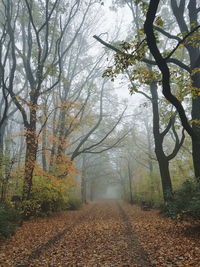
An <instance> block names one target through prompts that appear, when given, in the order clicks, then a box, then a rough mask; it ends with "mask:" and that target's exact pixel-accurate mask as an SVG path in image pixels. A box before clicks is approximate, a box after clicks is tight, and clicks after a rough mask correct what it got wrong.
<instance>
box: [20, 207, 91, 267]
mask: <svg viewBox="0 0 200 267" xmlns="http://www.w3.org/2000/svg"><path fill="white" fill-rule="evenodd" d="M95 208H96V204H93V205H92V207H91V208H90V209H89V210H88V211H87V212H85V213H84V214H81V215H80V216H79V217H78V218H76V221H75V223H74V222H73V223H71V224H70V225H68V226H67V228H65V229H64V230H63V231H61V232H59V233H58V234H56V235H54V236H53V237H51V238H50V239H49V240H48V241H46V242H45V243H43V244H41V245H39V246H38V247H37V248H36V249H34V250H33V251H32V252H31V254H30V255H29V256H28V257H27V259H24V263H23V264H16V265H15V267H29V266H30V265H29V262H32V261H33V260H35V259H37V258H39V257H40V255H41V254H42V253H43V252H44V251H45V250H47V249H49V248H51V246H53V245H54V243H55V242H57V241H59V240H60V239H61V238H62V237H63V236H64V235H66V234H67V233H68V232H69V231H70V230H71V228H72V227H76V226H77V225H79V224H80V223H81V222H82V221H83V220H84V219H85V218H86V217H87V216H88V215H89V214H90V213H91V212H92V211H93V210H94V209H95Z"/></svg>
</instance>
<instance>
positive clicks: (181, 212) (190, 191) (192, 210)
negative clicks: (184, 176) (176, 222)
mask: <svg viewBox="0 0 200 267" xmlns="http://www.w3.org/2000/svg"><path fill="white" fill-rule="evenodd" d="M165 209H166V214H167V215H168V216H170V217H172V218H174V219H183V218H185V217H192V218H195V219H200V184H199V182H197V181H196V180H186V181H185V182H184V183H183V184H182V186H181V187H180V189H178V190H177V191H175V192H174V197H173V201H172V202H170V203H168V205H167V206H166V208H165Z"/></svg>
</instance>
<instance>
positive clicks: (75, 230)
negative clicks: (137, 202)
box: [0, 200, 152, 267]
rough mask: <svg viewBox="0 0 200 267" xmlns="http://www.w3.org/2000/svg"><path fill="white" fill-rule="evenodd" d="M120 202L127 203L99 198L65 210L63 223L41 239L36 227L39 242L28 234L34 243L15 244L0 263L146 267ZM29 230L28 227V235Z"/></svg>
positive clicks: (145, 260) (16, 264)
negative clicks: (94, 201) (28, 245)
mask: <svg viewBox="0 0 200 267" xmlns="http://www.w3.org/2000/svg"><path fill="white" fill-rule="evenodd" d="M124 205H127V204H124V203H120V202H118V201H112V200H110V201H100V202H96V203H93V204H89V205H86V207H84V209H82V210H80V211H74V212H67V214H68V216H66V217H65V218H63V220H66V222H65V223H64V225H63V226H62V227H61V228H60V229H59V230H58V232H57V233H56V232H54V234H52V235H51V234H49V235H48V238H46V236H44V239H43V237H42V232H43V229H41V232H40V230H39V229H38V230H39V233H37V234H38V236H37V238H38V239H40V240H41V241H42V239H43V242H40V243H38V242H36V241H35V240H34V238H35V237H34V236H32V240H33V243H35V245H34V246H33V247H32V248H31V247H30V248H28V247H26V248H25V247H24V248H23V245H22V247H21V249H19V248H17V247H16V248H15V250H14V254H12V260H11V261H10V263H9V262H7V264H6V263H4V264H3V265H0V266H15V267H22V266H23V267H25V266H35V267H36V266H37V267H40V266H41V267H42V266H49V267H50V266H52V267H53V266H54V267H57V266H69V267H75V266H81V267H95V266H99V267H112V266H113V267H122V266H124V267H125V266H126V267H128V266H129V267H134V266H138V267H150V266H152V265H151V264H150V262H149V261H148V259H147V256H146V254H145V252H144V250H143V248H142V247H141V245H140V244H139V242H138V240H137V237H136V235H135V234H134V233H133V230H132V227H131V223H130V221H129V219H128V215H127V214H126V212H125V211H124V208H123V206H124ZM73 213H74V214H73ZM55 223H56V218H54V219H53V221H52V224H53V225H54V227H56V224H55ZM59 224H60V221H59V220H58V225H59ZM41 226H42V225H41ZM23 227H24V226H23ZM23 227H22V228H23ZM29 227H30V225H29ZM61 229H62V230H61ZM19 231H20V230H19ZM19 231H18V232H17V234H16V235H19ZM32 231H33V229H31V228H30V235H32V234H31V233H32ZM35 231H36V229H35ZM18 238H19V236H18ZM21 241H22V242H23V240H21ZM24 241H25V240H24ZM25 242H26V241H25ZM8 243H9V242H8ZM10 246H11V244H10ZM11 249H12V250H13V248H11ZM24 250H25V252H24ZM20 252H21V253H20ZM7 256H8V255H7ZM14 257H15V259H14Z"/></svg>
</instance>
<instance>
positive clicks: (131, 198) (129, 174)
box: [128, 162, 133, 204]
mask: <svg viewBox="0 0 200 267" xmlns="http://www.w3.org/2000/svg"><path fill="white" fill-rule="evenodd" d="M128 180H129V193H130V203H131V204H133V192H132V173H131V168H130V163H129V162H128Z"/></svg>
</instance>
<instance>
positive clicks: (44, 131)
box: [42, 126, 47, 171]
mask: <svg viewBox="0 0 200 267" xmlns="http://www.w3.org/2000/svg"><path fill="white" fill-rule="evenodd" d="M46 148H47V137H46V126H45V127H44V130H43V131H42V167H43V170H44V171H47V159H46Z"/></svg>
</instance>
